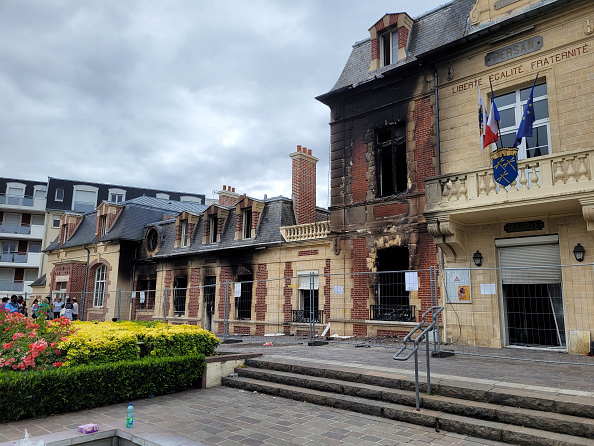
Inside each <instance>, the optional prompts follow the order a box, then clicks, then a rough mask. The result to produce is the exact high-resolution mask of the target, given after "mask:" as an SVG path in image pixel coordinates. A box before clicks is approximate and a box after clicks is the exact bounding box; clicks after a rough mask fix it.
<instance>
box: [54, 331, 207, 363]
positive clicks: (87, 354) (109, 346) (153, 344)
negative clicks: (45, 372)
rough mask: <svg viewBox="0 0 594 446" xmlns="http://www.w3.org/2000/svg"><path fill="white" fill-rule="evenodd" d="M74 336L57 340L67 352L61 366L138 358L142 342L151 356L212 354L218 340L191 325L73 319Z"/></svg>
mask: <svg viewBox="0 0 594 446" xmlns="http://www.w3.org/2000/svg"><path fill="white" fill-rule="evenodd" d="M73 326H74V327H75V328H77V329H78V331H77V333H76V335H75V336H72V337H71V338H69V339H68V340H66V341H63V342H61V343H60V348H61V349H63V350H65V351H66V352H67V357H68V362H67V363H66V364H65V365H80V364H102V363H108V362H114V361H122V360H135V359H138V358H139V357H140V346H139V345H143V344H138V343H139V342H140V343H144V346H145V347H146V352H147V353H148V354H149V355H151V356H188V355H197V354H204V355H205V356H210V355H213V354H214V352H215V349H216V347H217V346H218V345H219V339H218V338H217V337H216V336H215V335H213V334H212V333H211V332H209V331H207V330H204V329H202V328H200V327H197V326H195V325H171V324H165V323H160V322H150V323H138V322H133V321H125V322H101V323H96V322H81V321H76V322H73Z"/></svg>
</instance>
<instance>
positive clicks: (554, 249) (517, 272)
mask: <svg viewBox="0 0 594 446" xmlns="http://www.w3.org/2000/svg"><path fill="white" fill-rule="evenodd" d="M560 264H561V258H560V256H559V245H558V244H557V243H550V244H540V245H538V244H534V245H522V246H505V247H503V246H501V247H499V265H500V266H501V268H502V270H501V281H502V283H503V284H538V283H561V268H560V266H559V265H560Z"/></svg>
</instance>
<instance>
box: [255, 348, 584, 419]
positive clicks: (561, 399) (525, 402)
mask: <svg viewBox="0 0 594 446" xmlns="http://www.w3.org/2000/svg"><path fill="white" fill-rule="evenodd" d="M245 365H246V366H249V367H253V368H260V369H268V370H276V371H279V372H287V373H295V374H299V375H306V376H315V377H323V378H329V379H337V380H340V381H348V382H355V383H358V384H370V385H377V386H381V387H387V388H394V389H401V390H410V391H414V390H415V382H414V379H412V378H408V377H406V376H401V375H397V374H388V373H382V372H376V371H362V370H361V369H357V368H354V367H352V368H349V367H340V368H339V367H328V366H327V365H324V364H318V365H314V364H308V365H302V364H295V363H293V362H285V361H279V360H274V361H271V360H266V359H261V358H258V359H248V360H247V361H246V363H245ZM420 381H421V382H420V391H421V392H422V393H427V384H426V383H425V382H423V381H422V379H421V380H420ZM431 393H432V394H433V395H441V396H447V397H451V398H457V399H464V400H471V401H478V402H485V403H491V404H497V405H502V406H511V407H517V408H523V409H532V410H539V411H545V412H553V413H557V414H565V415H571V416H575V417H583V418H590V419H594V401H591V400H590V399H589V398H586V397H583V396H574V395H562V394H558V393H557V394H547V393H543V392H537V391H535V390H528V389H520V388H506V387H496V386H495V387H494V386H493V385H488V384H481V383H473V382H464V383H463V385H462V384H461V383H460V382H456V383H454V382H452V381H451V380H445V379H432V380H431Z"/></svg>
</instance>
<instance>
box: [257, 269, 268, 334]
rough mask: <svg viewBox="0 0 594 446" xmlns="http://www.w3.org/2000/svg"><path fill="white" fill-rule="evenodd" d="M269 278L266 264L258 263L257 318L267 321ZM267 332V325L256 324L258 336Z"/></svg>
mask: <svg viewBox="0 0 594 446" xmlns="http://www.w3.org/2000/svg"><path fill="white" fill-rule="evenodd" d="M267 279H268V270H267V268H266V264H264V263H260V264H258V270H257V271H256V281H257V282H256V320H257V321H265V320H266V308H267V307H266V295H267V293H268V290H267V282H266V280H267ZM264 333H265V325H264V324H257V325H256V336H263V335H264Z"/></svg>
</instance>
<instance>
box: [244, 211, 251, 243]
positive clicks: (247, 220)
mask: <svg viewBox="0 0 594 446" xmlns="http://www.w3.org/2000/svg"><path fill="white" fill-rule="evenodd" d="M243 238H244V239H247V238H252V210H251V209H246V210H244V211H243Z"/></svg>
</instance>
